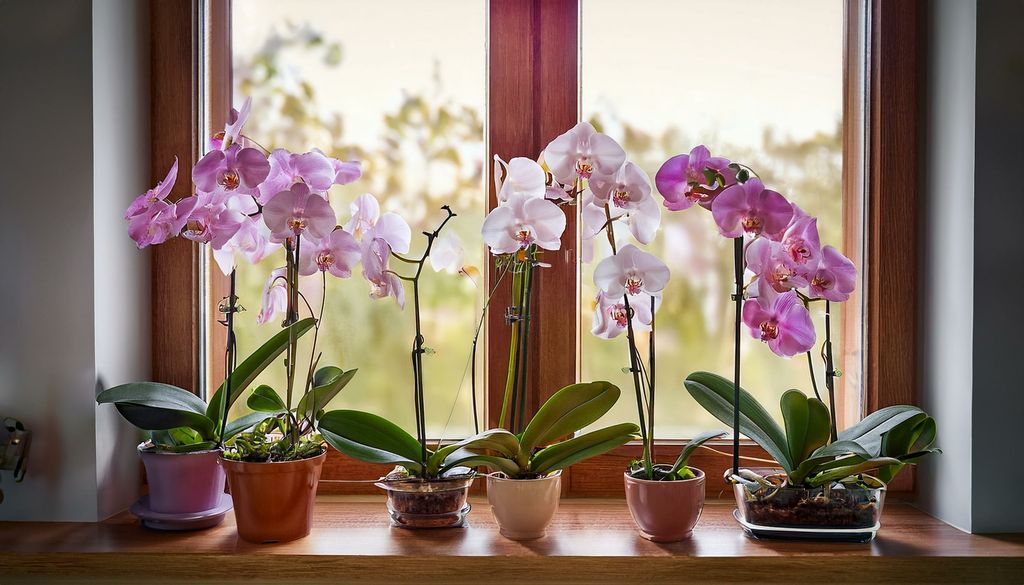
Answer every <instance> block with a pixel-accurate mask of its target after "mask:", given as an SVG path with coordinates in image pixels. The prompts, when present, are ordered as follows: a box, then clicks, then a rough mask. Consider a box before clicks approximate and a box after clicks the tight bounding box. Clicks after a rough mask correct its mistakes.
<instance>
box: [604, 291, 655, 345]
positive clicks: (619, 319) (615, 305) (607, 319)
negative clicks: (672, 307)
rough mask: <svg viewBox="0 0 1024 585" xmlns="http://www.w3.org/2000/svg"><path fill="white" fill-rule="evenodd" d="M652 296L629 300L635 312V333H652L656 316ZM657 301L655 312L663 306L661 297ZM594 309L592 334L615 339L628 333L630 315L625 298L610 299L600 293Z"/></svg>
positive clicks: (639, 296)
mask: <svg viewBox="0 0 1024 585" xmlns="http://www.w3.org/2000/svg"><path fill="white" fill-rule="evenodd" d="M651 298H652V297H651V296H650V295H647V294H640V295H637V296H636V297H634V298H631V299H630V300H629V308H630V309H632V311H633V331H650V330H651V323H652V322H653V321H654V314H653V313H651ZM653 298H654V299H655V301H654V302H655V306H654V308H655V310H657V308H658V306H659V305H660V304H661V302H660V301H661V297H660V296H657V297H653ZM595 304H596V306H595V307H594V319H593V322H592V323H591V327H590V333H591V334H593V335H594V336H596V337H600V338H601V339H614V338H616V337H618V336H619V335H621V334H622V333H623V332H624V331H626V325H627V319H628V313H627V312H626V304H625V302H624V297H617V298H616V297H610V296H608V295H607V294H606V293H605V292H604V291H598V293H597V299H596V301H595Z"/></svg>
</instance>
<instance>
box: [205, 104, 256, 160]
mask: <svg viewBox="0 0 1024 585" xmlns="http://www.w3.org/2000/svg"><path fill="white" fill-rule="evenodd" d="M251 105H252V98H251V97H247V98H245V102H244V103H242V109H241V110H236V109H234V108H231V112H230V113H229V114H228V123H227V124H226V125H225V126H224V131H223V132H218V133H216V134H214V135H213V136H211V137H210V150H224V149H225V148H228V147H229V146H231V145H232V144H236V143H238V142H239V141H240V140H241V138H242V127H243V126H245V123H246V122H247V121H248V120H249V108H250V106H251Z"/></svg>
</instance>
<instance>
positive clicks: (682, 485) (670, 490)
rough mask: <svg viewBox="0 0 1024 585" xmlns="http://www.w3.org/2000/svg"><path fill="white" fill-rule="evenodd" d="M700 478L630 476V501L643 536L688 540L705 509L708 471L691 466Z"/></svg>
mask: <svg viewBox="0 0 1024 585" xmlns="http://www.w3.org/2000/svg"><path fill="white" fill-rule="evenodd" d="M690 471H692V472H693V473H694V474H695V475H696V476H697V477H694V478H692V479H682V480H676V481H650V480H646V479H637V478H635V477H631V476H630V475H629V473H626V474H625V478H626V504H627V505H628V506H629V513H630V514H632V515H633V521H634V522H636V525H637V527H638V528H640V536H642V537H644V538H646V539H647V540H651V541H654V542H676V541H678V540H685V539H687V538H689V537H690V535H691V534H692V533H693V527H694V526H695V525H696V524H697V520H698V519H699V518H700V513H701V510H703V509H704V472H703V471H701V470H699V469H697V468H694V467H691V468H690Z"/></svg>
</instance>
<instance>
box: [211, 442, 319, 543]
mask: <svg viewBox="0 0 1024 585" xmlns="http://www.w3.org/2000/svg"><path fill="white" fill-rule="evenodd" d="M326 458H327V451H326V450H324V452H323V453H321V454H320V455H317V456H316V457H310V458H308V459H300V460H298V461H282V462H276V463H248V462H245V461H232V460H230V459H224V460H223V463H224V468H225V469H226V470H227V473H228V485H229V486H230V487H231V496H232V498H233V499H234V503H235V521H236V522H237V523H238V535H239V536H240V537H242V540H247V541H249V542H255V543H262V542H286V541H289V540H295V539H297V538H302V537H303V536H306V535H307V534H309V531H310V528H311V527H312V525H313V506H314V504H315V498H316V486H317V483H318V482H319V481H320V470H321V468H322V467H323V465H324V459H326Z"/></svg>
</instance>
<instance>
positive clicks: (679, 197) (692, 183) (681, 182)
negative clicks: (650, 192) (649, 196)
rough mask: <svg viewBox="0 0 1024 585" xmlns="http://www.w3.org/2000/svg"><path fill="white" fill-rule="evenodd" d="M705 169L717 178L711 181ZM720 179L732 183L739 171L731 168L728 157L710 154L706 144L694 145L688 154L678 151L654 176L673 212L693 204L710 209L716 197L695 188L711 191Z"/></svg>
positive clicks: (668, 206) (666, 205)
mask: <svg viewBox="0 0 1024 585" xmlns="http://www.w3.org/2000/svg"><path fill="white" fill-rule="evenodd" d="M706 171H712V172H713V173H714V174H715V175H717V177H716V180H713V181H708V178H707V176H706V174H705V172H706ZM718 181H724V183H725V184H726V185H730V184H733V183H735V182H736V172H735V171H734V170H732V169H730V168H729V159H727V158H722V157H720V156H711V151H710V150H708V147H706V146H704V145H703V144H700V145H697V146H695V147H693V150H691V151H690V153H689V154H678V155H676V156H673V157H672V158H670V159H668V160H667V161H665V162H664V164H662V165H661V168H660V169H658V173H657V174H656V175H655V176H654V182H655V184H656V185H657V187H658V192H659V193H661V194H662V196H663V197H664V198H665V207H667V208H668V209H670V210H672V211H681V210H683V209H689V208H690V207H692V206H693V204H694V203H697V204H699V205H700V206H701V207H704V208H705V209H711V204H712V202H713V201H714V200H715V196H714V195H712V194H708V193H702V192H700V191H698V190H696V189H695V187H705V188H707V190H712V189H711V186H712V185H713V184H714V183H716V182H718ZM709 183H711V185H709Z"/></svg>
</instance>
